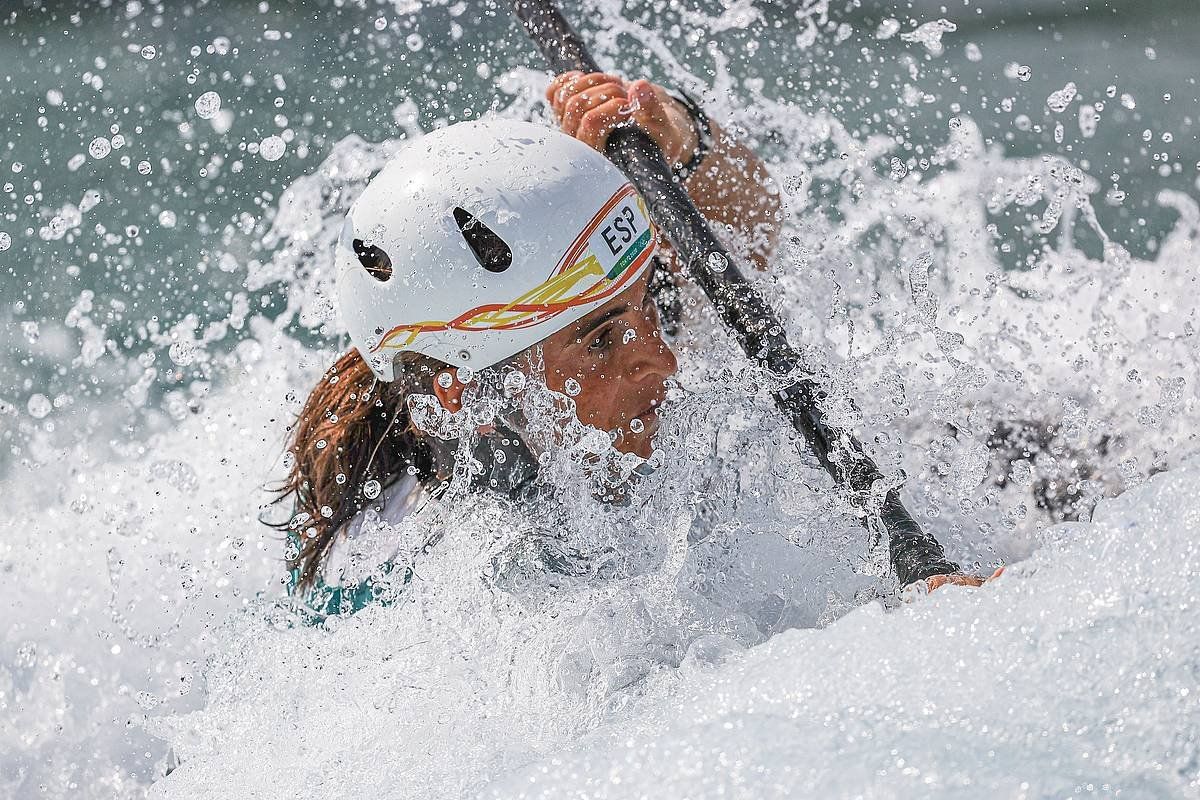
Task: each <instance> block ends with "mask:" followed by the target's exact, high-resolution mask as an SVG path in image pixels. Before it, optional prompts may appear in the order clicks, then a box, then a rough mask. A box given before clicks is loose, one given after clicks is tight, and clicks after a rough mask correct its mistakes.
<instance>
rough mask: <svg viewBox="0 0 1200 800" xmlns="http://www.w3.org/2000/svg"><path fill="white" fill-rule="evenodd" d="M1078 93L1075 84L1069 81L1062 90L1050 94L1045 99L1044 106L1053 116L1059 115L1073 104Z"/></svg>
mask: <svg viewBox="0 0 1200 800" xmlns="http://www.w3.org/2000/svg"><path fill="white" fill-rule="evenodd" d="M1078 93H1079V92H1078V90H1077V89H1076V87H1075V82H1074V81H1070V82H1068V83H1067V85H1066V86H1064V87H1063V88H1061V89H1059V90H1058V91H1055V92H1051V93H1050V96H1049V97H1047V98H1046V106H1047V107H1048V108H1049V109H1050V110H1051V111H1053V112H1054V113H1055V114H1061V113H1062V112H1064V111H1066V110H1067V107H1068V106H1069V105H1071V103H1072V102H1074V100H1075V96H1076V95H1077V94H1078Z"/></svg>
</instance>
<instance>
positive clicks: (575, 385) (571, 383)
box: [563, 378, 583, 397]
mask: <svg viewBox="0 0 1200 800" xmlns="http://www.w3.org/2000/svg"><path fill="white" fill-rule="evenodd" d="M581 391H583V387H582V386H580V385H579V381H577V380H575V379H574V378H567V379H566V380H565V381H563V392H565V393H566V395H567V396H568V397H576V396H578V394H579V393H580V392H581Z"/></svg>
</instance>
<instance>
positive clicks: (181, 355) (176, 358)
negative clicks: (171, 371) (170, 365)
mask: <svg viewBox="0 0 1200 800" xmlns="http://www.w3.org/2000/svg"><path fill="white" fill-rule="evenodd" d="M167 356H168V357H170V359H171V361H173V362H175V363H176V364H178V365H179V366H181V367H186V366H187V365H188V364H191V363H192V362H193V361H195V360H196V345H195V344H193V343H192V342H174V343H173V344H172V345H171V346H170V347H168V348H167Z"/></svg>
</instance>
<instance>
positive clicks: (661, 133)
mask: <svg viewBox="0 0 1200 800" xmlns="http://www.w3.org/2000/svg"><path fill="white" fill-rule="evenodd" d="M626 96H627V97H628V98H629V107H630V110H631V112H632V114H631V116H632V117H633V121H634V122H635V123H636V124H637V126H638V127H639V128H641V129H642V130H644V131H645V132H646V133H648V134H650V138H652V139H653V140H654V143H655V144H657V145H658V147H659V149H660V150H662V151H663V155H664V156H666V158H667V161H668V162H671V163H673V162H675V161H678V160H679V153H680V151H681V150H682V149H683V142H682V141H681V137H680V136H679V132H678V131H677V130H676V129H675V126H674V125H672V124H671V118H670V116H669V115H668V114H667V108H666V105H665V104H664V103H663V99H662V95H660V94H659V93H658V90H657V89H656V88H655V86H654V84H652V83H650V81H648V80H645V79H641V80H636V81H634V82H633V83H631V84H629V87H628V88H627V90H626Z"/></svg>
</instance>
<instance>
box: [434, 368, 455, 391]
mask: <svg viewBox="0 0 1200 800" xmlns="http://www.w3.org/2000/svg"><path fill="white" fill-rule="evenodd" d="M437 385H438V386H440V387H442V388H443V389H449V388H450V387H451V386H453V385H454V376H453V375H451V374H450V373H449V372H442V373H439V374H438V376H437Z"/></svg>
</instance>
